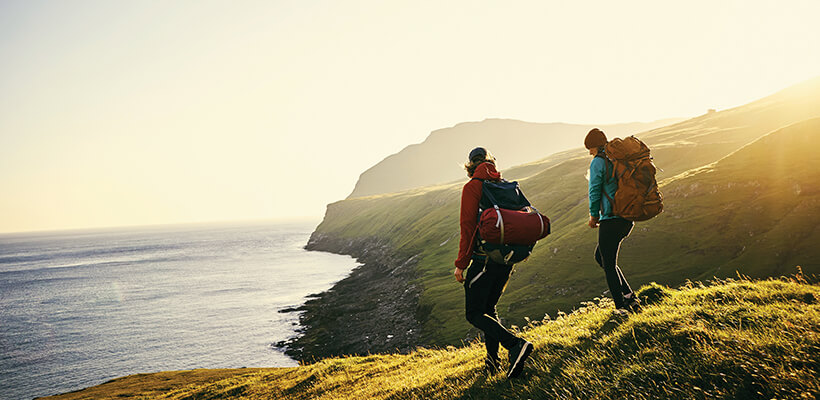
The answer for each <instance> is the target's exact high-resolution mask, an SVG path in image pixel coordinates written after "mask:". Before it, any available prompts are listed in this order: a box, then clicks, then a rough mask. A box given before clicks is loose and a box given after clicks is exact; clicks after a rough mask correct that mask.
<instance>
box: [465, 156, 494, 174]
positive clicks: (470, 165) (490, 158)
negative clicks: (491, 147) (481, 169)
mask: <svg viewBox="0 0 820 400" xmlns="http://www.w3.org/2000/svg"><path fill="white" fill-rule="evenodd" d="M485 162H488V163H490V164H492V165H495V157H493V156H491V155H489V154H488V155H487V158H484V159H480V158H477V159H475V160H472V161H470V162H468V163H466V164H464V169H466V170H467V176H468V177H470V178H472V177H473V174H474V173H475V169H476V168H478V166H479V165H481V164H484V163H485Z"/></svg>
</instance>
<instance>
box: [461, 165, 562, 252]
mask: <svg viewBox="0 0 820 400" xmlns="http://www.w3.org/2000/svg"><path fill="white" fill-rule="evenodd" d="M473 179H478V178H473ZM479 180H481V179H479ZM481 181H482V185H481V200H480V201H479V211H478V214H479V215H478V237H479V241H478V245H479V247H480V249H481V250H483V251H484V253H486V254H487V256H488V257H489V258H490V259H491V260H493V261H494V262H496V263H499V264H507V265H510V264H515V263H517V262H520V261H523V260H525V259H526V258H527V257H529V255H530V253H531V252H532V249H533V247H534V246H535V242H537V241H538V240H540V239H543V238H544V237H546V236H547V235H549V233H550V220H549V218H547V217H546V216H544V215H542V214H541V213H539V212H538V210H536V209H535V208H534V207H532V205H531V204H530V202H529V201H528V200H527V198H526V197H525V196H524V193H522V192H521V189H520V188H519V187H518V182H507V181H504V180H502V181H498V182H496V181H487V180H481Z"/></svg>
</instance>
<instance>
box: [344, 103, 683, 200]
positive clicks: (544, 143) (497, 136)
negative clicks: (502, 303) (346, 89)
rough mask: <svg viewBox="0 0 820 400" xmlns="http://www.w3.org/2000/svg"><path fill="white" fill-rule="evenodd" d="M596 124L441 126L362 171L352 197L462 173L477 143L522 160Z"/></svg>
mask: <svg viewBox="0 0 820 400" xmlns="http://www.w3.org/2000/svg"><path fill="white" fill-rule="evenodd" d="M678 121H680V119H666V120H661V121H655V122H647V123H643V122H634V123H626V124H613V125H604V126H602V127H601V128H602V129H606V130H607V131H608V132H612V133H614V134H616V135H625V134H632V133H635V132H643V131H646V130H649V129H653V128H657V127H661V126H666V125H669V124H671V123H673V122H678ZM592 128H593V126H592V125H576V124H564V123H550V124H539V123H533V122H524V121H516V120H510V119H487V120H484V121H481V122H465V123H461V124H458V125H456V126H454V127H452V128H445V129H439V130H437V131H434V132H433V133H431V134H430V136H428V137H427V139H425V140H424V142H422V143H419V144H413V145H410V146H407V147H405V148H404V149H402V150H401V151H400V152H398V153H396V154H393V155H391V156H388V157H387V158H385V159H384V160H382V161H380V162H379V163H378V164H376V165H374V166H373V167H371V168H369V169H368V170H367V171H365V172H364V173H362V174H361V176H360V177H359V181H358V182H357V183H356V187H355V188H354V189H353V192H352V193H351V194H350V196H349V197H362V196H371V195H375V194H382V193H390V192H398V191H402V190H407V189H412V188H417V187H423V186H429V185H435V184H441V183H445V182H452V181H454V180H457V179H460V178H461V177H463V176H464V173H462V172H461V171H460V170H459V169H458V163H459V162H464V159H466V158H467V153H469V152H470V150H471V149H473V148H474V147H476V146H485V147H488V148H489V149H491V151H492V152H493V154H495V155H496V156H497V157H499V159H500V160H501V164H500V166H501V167H505V166H512V165H518V164H523V163H525V162H530V161H533V160H537V159H540V158H542V157H544V155H546V154H549V153H555V152H558V151H563V150H567V149H571V148H574V147H577V145H578V142H579V141H583V138H584V135H586V133H587V132H588V131H589V130H590V129H592ZM522 143H526V146H522V145H521V144H522ZM420 160H423V162H420ZM409 171H412V173H408V172H409ZM396 177H401V179H396Z"/></svg>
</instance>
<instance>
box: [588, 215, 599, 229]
mask: <svg viewBox="0 0 820 400" xmlns="http://www.w3.org/2000/svg"><path fill="white" fill-rule="evenodd" d="M589 227H590V228H592V229H595V228H597V227H598V217H593V216H590V217H589Z"/></svg>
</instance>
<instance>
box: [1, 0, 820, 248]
mask: <svg viewBox="0 0 820 400" xmlns="http://www.w3.org/2000/svg"><path fill="white" fill-rule="evenodd" d="M818 15H820V2H817V1H783V2H775V1H686V2H665V1H654V0H653V1H618V2H614V1H584V2H568V1H550V0H540V1H514V2H509V1H470V0H462V1H446V2H444V1H419V0H415V1H311V0H294V1H239V2H228V1H210V0H196V1H150V0H140V1H128V2H126V1H105V0H103V1H89V0H78V1H71V2H67V1H56V0H54V1H38V0H19V1H17V0H0V232H22V231H37V230H59V229H77V228H91V227H109V226H129V225H153V224H174V223H187V222H207V221H227V220H256V219H280V218H291V217H302V216H307V217H314V218H316V219H317V220H318V219H319V218H321V216H322V215H323V214H324V211H325V206H326V205H327V204H328V203H331V202H334V201H338V200H341V199H343V198H345V197H346V196H347V195H348V194H349V193H350V192H351V191H352V189H353V186H354V184H355V182H356V180H357V178H358V176H359V174H360V173H362V172H363V171H364V170H366V169H367V168H369V167H371V166H373V165H374V164H376V163H377V162H379V161H380V160H382V159H383V158H385V157H386V156H388V155H390V154H393V153H396V152H398V151H400V150H401V149H402V148H404V147H405V146H407V145H409V144H413V143H419V142H421V141H423V140H424V139H425V137H426V136H427V135H428V134H429V133H430V132H431V131H433V130H436V129H441V128H446V127H449V126H453V125H455V124H457V123H460V122H466V121H480V120H483V119H486V118H513V119H520V120H524V121H530V122H571V123H590V124H604V123H616V122H632V121H652V120H657V119H662V118H669V117H693V116H696V115H700V114H702V113H704V112H705V111H706V109H708V108H716V109H725V108H729V107H734V106H739V105H742V104H745V103H748V102H750V101H753V100H755V99H758V98H761V97H764V96H767V95H769V94H772V93H774V92H776V91H778V90H781V89H783V88H786V87H788V86H790V85H793V84H796V83H799V82H802V81H804V80H807V79H810V78H813V77H816V76H818V75H820V52H818V51H817V49H818V48H820V24H817V23H816V19H817V16H818ZM579 146H580V144H579ZM547 155H548V154H545V155H544V156H547ZM465 156H466V155H463V154H454V155H453V158H454V162H453V165H457V163H458V162H459V161H461V159H462V158H464V157H465ZM408 173H412V171H408ZM396 179H401V177H400V176H397V177H396Z"/></svg>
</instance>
